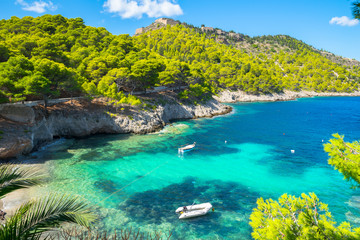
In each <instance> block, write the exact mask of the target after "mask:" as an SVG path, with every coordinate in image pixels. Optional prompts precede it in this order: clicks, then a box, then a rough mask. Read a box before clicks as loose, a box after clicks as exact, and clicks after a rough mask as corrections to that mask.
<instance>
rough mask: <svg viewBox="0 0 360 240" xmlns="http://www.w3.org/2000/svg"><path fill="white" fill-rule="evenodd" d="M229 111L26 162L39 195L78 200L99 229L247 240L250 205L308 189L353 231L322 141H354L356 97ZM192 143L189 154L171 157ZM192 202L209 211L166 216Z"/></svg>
mask: <svg viewBox="0 0 360 240" xmlns="http://www.w3.org/2000/svg"><path fill="white" fill-rule="evenodd" d="M231 106H232V107H233V108H234V111H233V113H231V114H229V115H225V116H219V117H215V118H211V119H196V120H189V121H178V122H174V123H172V124H171V125H168V126H166V127H165V128H164V129H163V130H162V131H160V132H158V133H154V134H148V135H98V136H92V137H89V138H87V139H78V140H65V139H62V140H59V141H58V142H56V143H54V144H52V145H50V146H48V147H47V148H46V149H43V150H41V151H39V152H37V153H35V154H34V155H33V156H32V158H37V159H38V160H41V161H43V162H44V164H43V167H44V168H45V169H46V170H47V171H48V172H49V176H50V177H49V180H48V182H47V184H46V185H44V186H43V187H42V188H41V189H40V190H39V191H41V192H43V193H44V194H46V193H47V192H48V191H56V192H67V193H71V194H76V195H79V196H80V197H82V198H84V199H86V200H87V201H89V202H90V203H92V204H93V205H94V206H95V207H96V209H97V210H98V213H99V222H98V223H97V227H98V229H99V230H106V231H110V232H111V231H114V230H115V229H117V230H119V229H124V228H129V227H132V228H136V229H137V228H140V230H141V231H144V232H153V231H155V230H156V231H161V232H168V231H171V232H172V233H173V235H172V236H173V238H172V239H216V238H218V239H219V238H220V239H222V238H223V239H251V235H250V233H251V228H250V227H249V225H248V222H249V216H250V214H251V211H252V209H253V208H254V207H255V206H256V199H257V198H259V197H263V198H270V197H271V198H275V199H276V198H278V197H279V196H281V195H282V194H283V193H288V194H294V195H297V196H298V195H300V194H301V193H302V192H305V193H309V192H315V193H316V194H317V196H318V197H319V198H320V200H321V201H322V202H325V203H327V204H328V205H329V209H330V211H331V212H332V214H333V216H334V218H335V220H336V221H337V222H338V223H339V222H341V221H345V220H347V221H350V222H351V223H352V224H353V225H355V226H357V225H358V221H359V217H360V212H359V201H360V200H359V199H360V198H359V195H360V194H359V191H358V190H352V189H350V184H349V183H347V182H345V180H343V178H342V176H341V174H340V173H338V172H337V171H335V170H333V169H332V167H331V166H329V165H328V164H327V158H328V157H327V155H326V153H325V152H324V151H323V144H324V143H326V142H327V141H328V140H329V139H330V138H331V134H332V133H337V132H338V133H340V134H344V135H345V140H346V141H354V140H358V139H360V112H359V110H360V98H359V97H317V98H304V99H300V100H296V101H289V102H269V103H238V104H232V105H231ZM225 141H226V142H225ZM193 142H197V147H196V149H195V150H193V151H191V152H187V153H185V154H184V155H183V156H179V155H178V152H177V148H178V147H179V146H181V145H184V144H188V143H193ZM291 150H295V152H294V153H291ZM29 161H30V160H29ZM193 202H196V203H201V202H211V203H212V204H213V206H214V208H215V211H214V212H209V214H207V215H206V216H204V217H201V218H195V219H190V220H186V221H182V220H179V219H178V216H177V215H176V214H175V209H176V208H178V207H179V206H183V205H186V204H192V203H193Z"/></svg>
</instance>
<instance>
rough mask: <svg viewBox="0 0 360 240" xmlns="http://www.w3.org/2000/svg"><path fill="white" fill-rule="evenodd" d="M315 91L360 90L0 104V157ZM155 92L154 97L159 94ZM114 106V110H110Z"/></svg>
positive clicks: (145, 129)
mask: <svg viewBox="0 0 360 240" xmlns="http://www.w3.org/2000/svg"><path fill="white" fill-rule="evenodd" d="M317 96H324V97H329V96H360V92H354V93H317V92H312V91H301V92H293V91H287V90H286V91H284V92H283V93H274V94H266V95H252V94H247V93H245V92H242V91H229V90H225V91H222V92H221V93H219V94H218V95H217V96H213V99H211V100H209V101H207V102H204V103H202V104H196V105H195V104H192V103H190V102H188V103H186V104H184V103H181V102H179V101H178V100H177V99H176V97H174V96H171V94H170V95H166V94H164V95H161V96H160V100H161V101H160V102H162V103H161V104H159V105H155V106H156V107H155V108H151V109H145V110H144V109H142V110H141V109H135V108H131V107H129V108H127V109H126V110H124V111H120V113H119V111H118V110H116V111H115V110H114V109H111V108H109V106H104V105H101V104H99V102H98V101H95V102H91V103H84V101H83V100H81V99H76V100H73V101H67V102H57V103H56V104H54V105H53V106H52V107H51V110H50V111H49V113H48V114H46V113H45V111H44V109H42V108H41V107H40V106H39V105H37V106H26V105H22V104H14V105H8V104H4V105H0V126H1V129H4V130H5V131H3V132H4V134H2V138H1V139H0V160H1V159H10V158H16V157H18V156H21V155H24V154H28V153H30V152H32V151H35V150H37V149H38V148H39V147H40V146H43V145H45V144H48V143H50V142H51V141H52V140H53V139H55V138H59V137H69V138H82V137H87V136H90V135H94V134H126V133H135V134H146V133H152V132H156V131H159V130H161V129H162V128H163V127H164V126H165V125H166V124H168V123H170V121H172V120H180V119H195V118H205V117H214V116H218V115H224V114H227V113H230V112H231V111H232V108H231V107H230V106H227V105H224V104H222V103H235V102H275V101H291V100H295V99H298V98H308V97H317ZM156 98H158V99H157V100H159V96H158V95H157V96H156ZM74 102H75V103H74ZM109 110H110V112H111V111H115V113H116V114H112V113H110V112H109Z"/></svg>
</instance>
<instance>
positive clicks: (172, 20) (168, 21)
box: [155, 18, 180, 25]
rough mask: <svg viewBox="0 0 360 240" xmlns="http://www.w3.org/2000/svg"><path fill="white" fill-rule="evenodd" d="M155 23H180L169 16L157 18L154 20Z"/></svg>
mask: <svg viewBox="0 0 360 240" xmlns="http://www.w3.org/2000/svg"><path fill="white" fill-rule="evenodd" d="M155 23H162V24H164V25H177V24H180V22H179V21H175V20H174V19H171V18H159V19H156V20H155Z"/></svg>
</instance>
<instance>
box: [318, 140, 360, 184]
mask: <svg viewBox="0 0 360 240" xmlns="http://www.w3.org/2000/svg"><path fill="white" fill-rule="evenodd" d="M333 137H334V138H333V139H331V140H330V143H327V144H325V145H324V149H325V151H326V152H327V153H328V154H329V156H330V158H329V164H330V165H332V166H334V168H335V169H336V170H338V171H339V172H340V173H342V174H343V175H344V178H345V180H347V181H349V182H351V184H352V185H353V188H358V187H360V154H359V153H360V143H359V142H358V141H354V142H352V143H347V142H345V141H344V136H340V135H339V134H333Z"/></svg>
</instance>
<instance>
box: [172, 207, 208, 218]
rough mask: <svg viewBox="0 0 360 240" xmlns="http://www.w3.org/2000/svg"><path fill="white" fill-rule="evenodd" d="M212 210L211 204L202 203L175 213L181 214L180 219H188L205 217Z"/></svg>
mask: <svg viewBox="0 0 360 240" xmlns="http://www.w3.org/2000/svg"><path fill="white" fill-rule="evenodd" d="M211 208H212V205H211V203H201V204H196V205H190V206H186V207H179V208H178V209H176V211H175V212H176V213H179V214H180V216H179V219H186V218H193V217H199V216H203V215H205V214H207V213H208V212H209V211H210V209H211Z"/></svg>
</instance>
